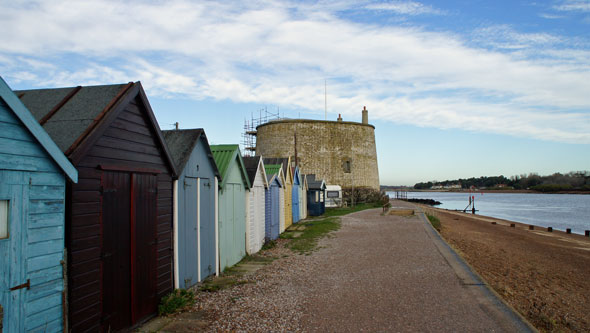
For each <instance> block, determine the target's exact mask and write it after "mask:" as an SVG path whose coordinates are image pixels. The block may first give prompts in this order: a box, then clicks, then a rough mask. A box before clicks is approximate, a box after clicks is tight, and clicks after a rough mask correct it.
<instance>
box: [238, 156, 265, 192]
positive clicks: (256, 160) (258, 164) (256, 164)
mask: <svg viewBox="0 0 590 333" xmlns="http://www.w3.org/2000/svg"><path fill="white" fill-rule="evenodd" d="M243 160H244V166H245V167H246V173H247V174H248V180H250V184H251V185H254V179H255V178H256V172H258V169H259V168H260V169H261V171H262V178H263V179H262V182H263V183H264V186H265V187H268V180H267V178H266V170H265V168H264V162H262V158H261V157H260V156H251V157H244V158H243Z"/></svg>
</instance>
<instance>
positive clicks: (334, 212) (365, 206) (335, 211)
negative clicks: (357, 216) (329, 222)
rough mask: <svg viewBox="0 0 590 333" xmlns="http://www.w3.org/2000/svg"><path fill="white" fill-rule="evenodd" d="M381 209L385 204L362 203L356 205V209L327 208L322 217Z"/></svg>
mask: <svg viewBox="0 0 590 333" xmlns="http://www.w3.org/2000/svg"><path fill="white" fill-rule="evenodd" d="M381 207H383V204H381V203H379V202H371V203H360V204H357V205H354V207H338V208H326V212H325V213H324V215H322V216H323V217H331V216H342V215H346V214H350V213H354V212H359V211H361V210H365V209H371V208H381Z"/></svg>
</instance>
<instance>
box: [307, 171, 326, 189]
mask: <svg viewBox="0 0 590 333" xmlns="http://www.w3.org/2000/svg"><path fill="white" fill-rule="evenodd" d="M307 185H308V188H309V189H310V190H325V189H326V182H325V181H324V180H323V179H316V178H315V174H311V175H307Z"/></svg>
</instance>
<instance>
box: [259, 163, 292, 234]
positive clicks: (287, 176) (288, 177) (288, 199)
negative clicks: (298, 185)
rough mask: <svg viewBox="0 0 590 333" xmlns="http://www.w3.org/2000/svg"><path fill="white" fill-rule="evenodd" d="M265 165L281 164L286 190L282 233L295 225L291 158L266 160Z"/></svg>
mask: <svg viewBox="0 0 590 333" xmlns="http://www.w3.org/2000/svg"><path fill="white" fill-rule="evenodd" d="M264 164H280V165H281V169H282V171H283V178H284V182H283V188H284V198H283V199H284V200H283V202H284V208H283V209H284V211H285V215H284V216H285V217H284V221H285V222H284V223H283V224H281V233H283V231H285V229H287V228H288V227H289V226H291V225H292V224H293V208H292V207H293V199H292V197H293V193H292V192H293V175H292V173H291V167H290V165H291V157H289V158H264Z"/></svg>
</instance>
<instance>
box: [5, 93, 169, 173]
mask: <svg viewBox="0 0 590 333" xmlns="http://www.w3.org/2000/svg"><path fill="white" fill-rule="evenodd" d="M15 93H16V94H17V95H18V97H19V99H20V100H21V101H22V102H23V104H24V105H26V106H27V108H28V109H29V110H30V111H31V113H32V114H33V116H34V117H35V119H36V120H37V121H38V122H39V123H40V124H41V126H43V129H44V130H45V131H46V132H47V133H48V134H49V136H50V137H51V138H52V139H53V141H55V143H56V144H57V146H58V147H59V148H60V149H61V151H62V152H63V153H64V154H65V155H66V156H67V157H69V158H70V160H71V161H72V162H73V164H77V163H78V162H79V161H80V160H81V158H82V157H83V156H84V154H85V153H86V151H87V149H89V148H90V147H91V146H92V144H93V143H94V142H96V141H97V140H98V139H99V138H100V137H101V135H102V134H103V133H104V131H106V130H107V128H108V126H107V125H108V124H111V123H112V122H114V121H115V120H116V118H117V117H118V116H119V114H121V112H122V111H123V110H124V109H125V107H126V106H127V105H129V104H130V103H132V102H133V101H137V102H139V103H141V104H142V105H143V106H144V107H145V110H146V115H147V118H148V121H149V122H150V124H151V127H152V128H154V129H157V130H155V131H154V137H155V138H156V140H157V141H158V142H159V143H160V145H161V147H162V150H163V151H162V155H163V156H164V159H165V161H166V163H167V164H168V166H169V167H170V170H171V171H172V172H171V174H172V175H173V176H176V167H175V166H174V162H173V160H172V158H171V156H170V153H169V152H168V149H167V146H166V144H165V143H164V138H163V137H162V133H161V132H160V130H159V128H160V127H159V126H158V122H157V121H156V118H155V116H154V113H153V111H152V108H151V106H150V104H149V102H148V99H147V96H146V95H145V92H144V91H143V87H142V85H141V83H140V82H139V81H138V82H135V83H134V82H129V83H126V84H111V85H100V86H86V87H82V86H77V87H70V88H53V89H32V90H15Z"/></svg>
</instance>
